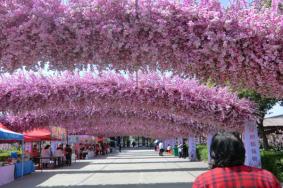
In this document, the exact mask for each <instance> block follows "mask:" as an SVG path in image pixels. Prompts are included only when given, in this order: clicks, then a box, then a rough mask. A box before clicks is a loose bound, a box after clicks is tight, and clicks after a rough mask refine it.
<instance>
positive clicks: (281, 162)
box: [197, 145, 283, 182]
mask: <svg viewBox="0 0 283 188" xmlns="http://www.w3.org/2000/svg"><path fill="white" fill-rule="evenodd" d="M260 154H261V163H262V168H264V169H266V170H268V171H270V172H272V173H273V174H274V175H275V176H276V177H277V178H278V179H279V180H280V181H281V182H282V181H283V152H279V151H261V153H260ZM197 157H198V159H199V160H201V161H207V160H208V159H207V158H208V150H207V146H206V145H197Z"/></svg>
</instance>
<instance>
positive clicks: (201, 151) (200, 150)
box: [197, 145, 208, 161]
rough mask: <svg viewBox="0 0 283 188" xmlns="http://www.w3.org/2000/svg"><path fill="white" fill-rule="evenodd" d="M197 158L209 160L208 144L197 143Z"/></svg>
mask: <svg viewBox="0 0 283 188" xmlns="http://www.w3.org/2000/svg"><path fill="white" fill-rule="evenodd" d="M197 158H198V159H199V160H201V161H207V160H208V150H207V146H206V145H197Z"/></svg>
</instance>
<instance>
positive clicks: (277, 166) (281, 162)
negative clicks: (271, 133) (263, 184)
mask: <svg viewBox="0 0 283 188" xmlns="http://www.w3.org/2000/svg"><path fill="white" fill-rule="evenodd" d="M261 163H262V168H264V169H266V170H268V171H271V172H272V173H273V174H274V175H275V176H276V177H277V178H278V179H279V180H280V181H283V152H280V151H272V150H269V151H266V150H263V151H261Z"/></svg>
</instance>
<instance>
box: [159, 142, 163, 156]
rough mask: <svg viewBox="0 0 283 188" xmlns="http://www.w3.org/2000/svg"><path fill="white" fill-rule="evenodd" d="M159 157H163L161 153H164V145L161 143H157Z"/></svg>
mask: <svg viewBox="0 0 283 188" xmlns="http://www.w3.org/2000/svg"><path fill="white" fill-rule="evenodd" d="M158 146H159V155H160V156H163V152H164V145H163V142H159V145H158Z"/></svg>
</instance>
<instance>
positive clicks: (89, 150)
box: [76, 143, 111, 159]
mask: <svg viewBox="0 0 283 188" xmlns="http://www.w3.org/2000/svg"><path fill="white" fill-rule="evenodd" d="M110 152H111V148H110V145H109V144H108V143H96V144H82V143H81V144H79V148H77V149H76V155H77V158H78V159H93V158H94V157H95V156H100V155H107V154H108V153H110Z"/></svg>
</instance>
